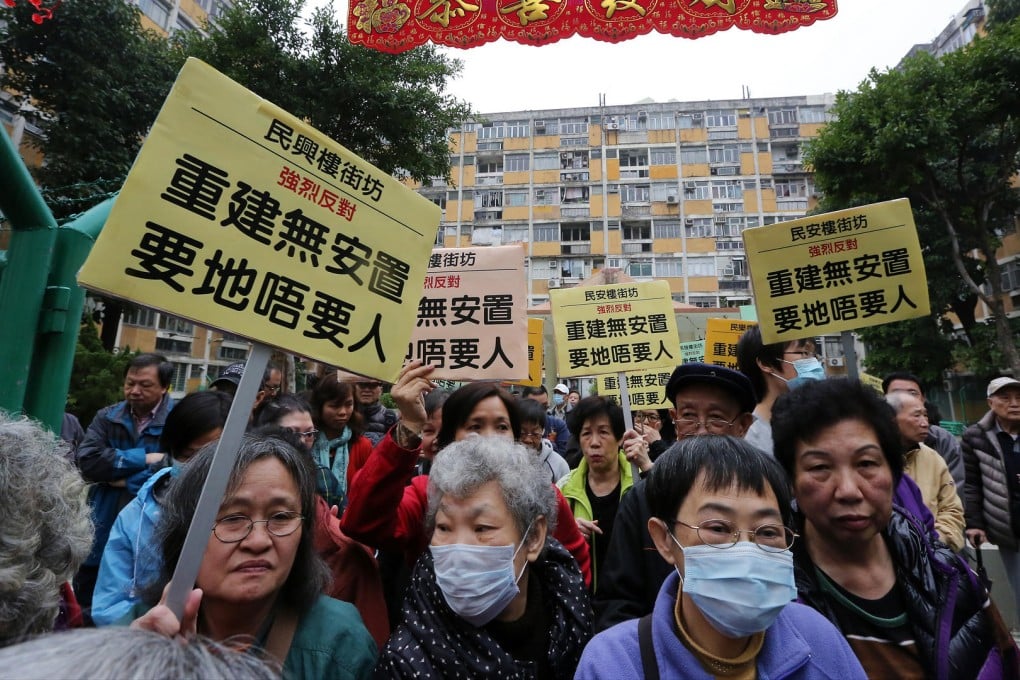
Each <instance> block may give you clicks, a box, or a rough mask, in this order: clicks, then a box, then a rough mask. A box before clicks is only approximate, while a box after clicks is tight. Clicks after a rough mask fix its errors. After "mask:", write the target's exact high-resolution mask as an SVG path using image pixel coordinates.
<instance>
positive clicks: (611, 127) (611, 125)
mask: <svg viewBox="0 0 1020 680" xmlns="http://www.w3.org/2000/svg"><path fill="white" fill-rule="evenodd" d="M606 129H607V130H619V129H620V124H619V123H617V122H616V121H615V120H612V121H609V122H608V123H606Z"/></svg>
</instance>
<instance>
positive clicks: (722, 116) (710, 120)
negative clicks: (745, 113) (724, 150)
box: [705, 109, 737, 128]
mask: <svg viewBox="0 0 1020 680" xmlns="http://www.w3.org/2000/svg"><path fill="white" fill-rule="evenodd" d="M736 124H737V112H736V111H734V110H733V109H715V110H712V111H706V112H705V125H706V126H708V127H710V128H712V127H733V126H735V125H736Z"/></svg>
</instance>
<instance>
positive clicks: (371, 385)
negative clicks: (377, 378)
mask: <svg viewBox="0 0 1020 680" xmlns="http://www.w3.org/2000/svg"><path fill="white" fill-rule="evenodd" d="M354 384H355V385H356V386H357V388H358V389H359V390H374V389H378V388H380V387H382V383H377V382H359V383H354Z"/></svg>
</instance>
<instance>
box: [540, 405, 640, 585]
mask: <svg viewBox="0 0 1020 680" xmlns="http://www.w3.org/2000/svg"><path fill="white" fill-rule="evenodd" d="M624 427H625V426H624V422H623V409H622V408H620V406H619V405H618V404H617V403H616V402H614V401H610V400H609V399H606V398H605V397H585V398H584V399H582V400H581V401H579V402H578V403H577V406H576V407H575V408H574V410H573V412H572V413H571V417H570V434H571V435H573V437H574V439H576V440H577V442H578V444H579V445H580V447H581V453H582V455H583V456H584V457H583V458H582V459H581V464H580V465H578V466H577V467H576V468H575V469H574V470H573V471H571V472H570V474H569V475H567V476H566V477H564V478H563V479H561V480H559V481H558V482H557V486H559V487H560V491H562V492H563V497H564V498H566V499H567V503H569V504H570V510H571V512H573V513H574V518H575V520H576V521H577V528H578V530H579V531H580V532H581V534H582V535H583V536H584V537H585V538H587V539H588V541H589V542H590V543H591V555H592V559H591V563H592V582H591V585H592V589H593V590H594V588H595V587H596V586H597V585H598V576H599V566H600V565H601V564H602V563H603V561H604V560H605V556H606V549H607V548H608V546H609V541H610V540H611V538H612V533H613V520H614V519H616V511H617V509H618V508H619V507H620V500H621V499H622V498H623V496H624V494H626V493H627V492H628V491H630V489H631V487H632V486H634V475H633V473H632V471H631V463H633V464H634V465H635V466H637V468H638V470H640V471H641V473H642V474H645V473H647V472H648V470H651V469H652V460H651V458H650V457H649V453H648V452H649V449H650V446H649V444H648V442H647V441H645V439H644V438H643V437H642V436H641V435H640V434H638V433H637V432H636V431H634V430H629V431H626V432H625V431H624Z"/></svg>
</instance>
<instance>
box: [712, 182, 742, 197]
mask: <svg viewBox="0 0 1020 680" xmlns="http://www.w3.org/2000/svg"><path fill="white" fill-rule="evenodd" d="M743 197H744V183H743V182H741V181H740V180H723V181H719V180H716V181H714V182H712V198H737V199H742V198H743Z"/></svg>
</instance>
